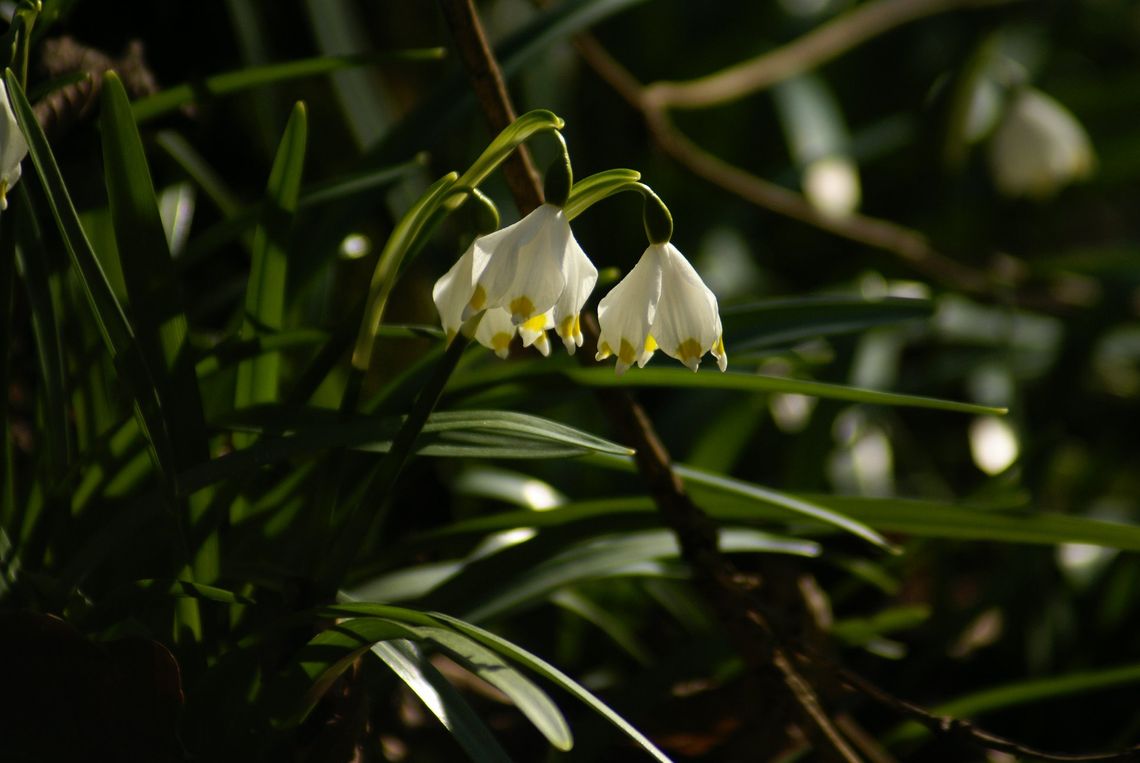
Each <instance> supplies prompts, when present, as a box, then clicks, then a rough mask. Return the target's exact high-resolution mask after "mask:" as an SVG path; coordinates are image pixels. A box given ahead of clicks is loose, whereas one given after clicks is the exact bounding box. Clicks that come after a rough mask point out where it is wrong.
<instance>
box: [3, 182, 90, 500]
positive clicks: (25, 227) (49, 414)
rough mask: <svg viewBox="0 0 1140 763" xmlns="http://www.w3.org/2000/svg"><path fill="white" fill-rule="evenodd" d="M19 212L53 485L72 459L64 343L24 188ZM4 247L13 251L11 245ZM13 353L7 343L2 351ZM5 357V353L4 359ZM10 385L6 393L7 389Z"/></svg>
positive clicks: (20, 253) (19, 250)
mask: <svg viewBox="0 0 1140 763" xmlns="http://www.w3.org/2000/svg"><path fill="white" fill-rule="evenodd" d="M15 190H16V194H15V195H16V197H17V199H18V204H17V208H15V209H13V210H12V212H14V213H16V214H18V215H19V217H18V218H17V219H18V220H19V226H20V229H19V234H18V238H19V239H20V241H19V245H18V246H16V247H15V256H16V261H17V262H18V263H19V272H20V275H21V278H20V280H21V282H22V283H23V285H24V291H25V293H26V294H27V299H28V308H29V309H30V311H31V318H32V336H33V339H34V341H35V343H36V360H37V361H38V363H39V371H40V378H41V380H42V382H43V398H42V401H41V402H42V404H43V417H44V423H45V425H46V426H45V428H44V439H45V442H46V445H47V465H48V475H49V477H48V479H49V480H51V481H52V482H53V483H56V482H58V481H59V480H61V479H62V478H63V475H64V474H65V473H66V471H67V468H68V463H69V462H70V460H71V457H72V453H73V443H72V437H71V427H70V426H69V424H68V421H67V415H68V409H69V408H70V406H69V405H68V400H67V395H68V390H67V372H66V368H67V362H66V358H65V356H64V348H63V337H62V335H61V333H60V327H59V323H58V321H57V320H56V316H57V315H58V314H61V312H60V310H59V306H58V305H57V304H56V301H55V299H54V298H53V295H52V289H51V282H50V279H51V277H50V275H49V274H48V262H49V261H50V260H49V257H48V253H47V252H46V251H44V245H43V238H42V236H41V234H40V229H39V224H38V223H37V221H36V218H35V214H34V210H33V208H32V199H31V195H30V194H29V193H28V189H27V186H26V185H20V186H18V187H17V188H16V189H15ZM12 212H10V213H9V214H8V217H9V219H8V220H5V222H6V223H8V225H7V226H6V227H8V228H9V230H8V231H5V232H4V235H6V236H9V237H13V236H15V235H16V231H14V230H12V228H14V227H15V226H14V225H13V223H14V222H15V221H14V220H13V221H11V222H10V220H11V214H12ZM5 245H11V242H8V243H6V244H5ZM0 346H3V347H10V346H11V345H10V344H8V343H7V342H5V343H4V344H2V345H0ZM6 354H7V353H5V355H6ZM7 388H8V387H7V385H5V386H4V387H3V389H7Z"/></svg>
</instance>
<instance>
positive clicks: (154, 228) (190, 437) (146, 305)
mask: <svg viewBox="0 0 1140 763" xmlns="http://www.w3.org/2000/svg"><path fill="white" fill-rule="evenodd" d="M100 125H101V128H102V137H103V166H104V177H105V180H106V184H107V196H108V198H109V199H110V205H111V217H112V219H113V221H114V227H115V241H116V244H117V249H118V255H119V260H120V263H121V266H122V273H123V279H124V282H125V285H126V290H127V295H128V299H129V305H128V306H127V309H128V310H129V312H130V315H131V318H132V324H133V325H134V326H135V327H136V336H137V339H138V343H139V347H140V348H141V350H142V352H143V355H144V357H145V359H146V363H147V365H148V366H149V367H150V368H151V369H152V370H153V372H154V377H155V379H154V381H155V383H156V389H155V392H156V393H157V395H158V398H159V401H160V404H161V406H162V409H163V411H164V412H165V418H166V421H167V423H168V425H169V428H170V438H171V441H172V444H173V448H174V459H175V463H176V464H177V465H178V467H179V468H180V469H185V468H187V467H189V466H191V465H193V464H195V463H198V462H200V461H204V460H206V459H207V458H208V457H209V447H208V443H207V441H206V422H205V419H204V418H203V414H202V397H201V394H200V392H199V390H198V379H197V376H196V375H195V373H194V359H193V357H192V353H191V348H190V344H189V342H188V340H187V325H186V315H185V313H184V312H183V311H182V307H181V305H182V299H181V295H180V294H179V293H178V284H177V280H176V273H175V269H174V265H173V262H172V261H171V257H170V249H169V246H168V244H167V238H166V230H165V228H164V227H163V224H162V217H161V215H160V214H159V210H158V201H157V199H156V195H155V192H154V184H153V183H152V182H151V176H150V169H149V167H148V166H147V161H146V154H145V153H144V152H143V145H142V138H141V137H140V136H139V132H138V128H137V127H136V126H135V122H134V118H133V117H132V116H131V108H130V102H129V101H128V100H127V92H126V90H124V89H123V83H122V82H121V81H120V80H119V78H118V76H117V75H116V74H115V73H114V72H108V73H107V75H106V76H105V77H104V81H103V96H102V114H101V121H100Z"/></svg>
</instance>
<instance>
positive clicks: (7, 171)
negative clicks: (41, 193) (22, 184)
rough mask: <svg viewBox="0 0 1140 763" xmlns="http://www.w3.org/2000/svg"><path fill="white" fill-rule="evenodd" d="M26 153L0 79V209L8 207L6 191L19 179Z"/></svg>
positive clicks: (22, 135)
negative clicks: (21, 163)
mask: <svg viewBox="0 0 1140 763" xmlns="http://www.w3.org/2000/svg"><path fill="white" fill-rule="evenodd" d="M27 155H28V142H27V141H26V140H25V139H24V134H23V133H22V132H20V125H19V124H17V122H16V115H15V114H13V113H12V104H10V103H9V102H8V88H7V86H6V85H5V84H4V82H3V81H2V80H0V209H7V208H8V191H10V190H11V189H12V186H14V185H16V181H17V180H19V179H20V162H21V161H22V160H23V158H24V157H25V156H27Z"/></svg>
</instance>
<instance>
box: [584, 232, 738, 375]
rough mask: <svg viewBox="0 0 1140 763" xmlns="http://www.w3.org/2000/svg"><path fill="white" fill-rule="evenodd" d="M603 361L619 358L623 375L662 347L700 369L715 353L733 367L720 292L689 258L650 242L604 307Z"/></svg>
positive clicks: (600, 355)
mask: <svg viewBox="0 0 1140 763" xmlns="http://www.w3.org/2000/svg"><path fill="white" fill-rule="evenodd" d="M598 322H599V323H600V324H601V336H600V337H599V338H598V354H597V359H598V360H602V359H604V358H607V357H609V356H610V355H616V356H617V366H616V371H617V373H618V374H619V375H620V374H623V373H625V372H626V370H627V369H629V367H630V366H631V365H633V364H634V363H635V362H636V363H637V364H638V366H640V367H644V366H645V364H646V363H647V362H649V358H650V357H652V355H653V353H654V352H655V351H656V350H658V349H660V350H661V351H662V352H664V353H665V354H666V355H668V356H670V357H672V358H676V359H677V360H679V361H681V362H682V363H684V364H685V365H686V366H688V367H689V368H691V369H692V370H694V371H696V370H697V368H698V367H699V366H700V362H701V358H702V357H703V356H704V354H705V353H706V352H712V354H713V355H714V356H715V357H716V359H717V366H718V367H719V368H720V370H721V371H724V370H725V369H726V368H727V367H728V355H727V354H726V353H725V350H724V339H723V330H722V328H721V322H720V312H719V310H718V308H717V302H716V296H715V295H714V294H713V293H712V291H711V290H710V289H709V288H708V287H707V286H705V284H704V281H702V280H701V277H700V276H699V275H697V271H696V270H694V269H693V266H692V265H690V264H689V261H688V260H686V259H685V256H684V255H683V254H681V252H680V251H679V250H678V249H677V247H675V246H673V244H672V243H670V242H668V241H666V242H664V243H658V244H650V245H649V247H648V248H647V249H646V250H645V253H644V254H642V255H641V259H640V260H639V261H638V263H637V265H635V266H634V268H633V270H631V271H630V272H629V273H628V274H627V275H626V277H625V278H623V279H622V280H621V282H620V283H619V284H618V285H617V286H615V287H614V288H613V290H611V291H610V293H609V294H607V295H606V296H605V297H604V298H603V299H602V301H601V303H600V304H599V305H598Z"/></svg>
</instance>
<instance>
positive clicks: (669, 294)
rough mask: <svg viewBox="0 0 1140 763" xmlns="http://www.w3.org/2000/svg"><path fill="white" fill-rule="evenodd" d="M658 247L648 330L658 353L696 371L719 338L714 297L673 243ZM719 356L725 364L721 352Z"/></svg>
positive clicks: (718, 324)
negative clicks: (657, 287)
mask: <svg viewBox="0 0 1140 763" xmlns="http://www.w3.org/2000/svg"><path fill="white" fill-rule="evenodd" d="M662 249H663V254H664V256H663V257H662V262H663V265H662V273H661V299H660V300H659V301H658V303H657V314H656V316H655V317H654V319H653V327H652V329H651V333H652V334H653V338H654V339H655V340H656V341H657V344H658V346H659V347H660V348H661V351H662V352H664V353H665V354H666V355H668V356H669V357H672V358H676V359H677V360H680V361H681V362H682V363H684V364H685V365H686V366H688V367H689V368H691V369H692V370H694V371H696V370H697V368H698V366H700V363H701V356H703V355H704V354H705V353H706V352H708V351H709V350H711V349H713V347H714V346H715V345H717V342H718V340H719V339H720V338H721V333H722V332H721V323H720V313H719V312H718V310H717V303H716V296H715V295H714V294H713V293H712V291H710V290H709V288H708V287H707V286H705V284H704V281H702V280H701V277H700V276H699V275H697V271H695V270H694V269H693V266H692V265H690V264H689V261H688V260H686V259H685V256H684V255H683V254H681V252H679V251H678V250H677V248H676V247H675V246H673V245H672V244H664V245H663V246H662ZM718 350H720V348H719V347H718ZM720 357H725V364H726V365H727V357H726V356H724V353H723V351H719V354H718V360H719V358H720ZM722 370H723V369H722Z"/></svg>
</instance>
